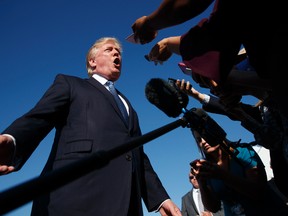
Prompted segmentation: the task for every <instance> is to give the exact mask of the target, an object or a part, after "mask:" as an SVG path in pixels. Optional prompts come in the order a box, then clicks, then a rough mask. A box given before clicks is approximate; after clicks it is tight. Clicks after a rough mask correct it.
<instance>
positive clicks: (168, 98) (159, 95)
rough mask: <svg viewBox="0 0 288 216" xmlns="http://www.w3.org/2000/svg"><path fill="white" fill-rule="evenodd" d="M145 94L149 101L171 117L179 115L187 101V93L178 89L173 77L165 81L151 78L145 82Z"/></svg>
mask: <svg viewBox="0 0 288 216" xmlns="http://www.w3.org/2000/svg"><path fill="white" fill-rule="evenodd" d="M145 95H146V98H147V99H148V101H149V102H150V103H152V104H154V105H155V106H156V107H158V108H159V109H160V110H162V111H163V112H164V113H165V114H166V115H167V116H169V117H173V118H175V117H177V116H179V115H180V114H181V113H182V109H183V108H186V106H187V104H188V102H189V99H188V95H187V94H185V93H183V92H181V91H180V90H178V87H177V86H176V84H175V83H174V82H173V79H170V82H167V81H165V80H163V79H160V78H152V79H151V80H150V81H149V82H148V83H147V84H146V87H145Z"/></svg>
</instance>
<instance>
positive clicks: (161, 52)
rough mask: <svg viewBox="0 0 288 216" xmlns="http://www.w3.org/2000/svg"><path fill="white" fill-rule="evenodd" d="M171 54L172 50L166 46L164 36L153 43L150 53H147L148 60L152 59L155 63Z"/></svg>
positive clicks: (166, 42)
mask: <svg viewBox="0 0 288 216" xmlns="http://www.w3.org/2000/svg"><path fill="white" fill-rule="evenodd" d="M171 56H172V51H171V50H170V49H169V46H168V39H167V38H164V39H163V40H161V41H159V42H158V43H157V44H155V45H154V46H153V47H152V49H151V51H150V53H149V54H148V59H149V61H153V62H154V63H155V64H157V63H158V62H160V63H162V62H164V61H167V60H168V59H169V58H170V57H171Z"/></svg>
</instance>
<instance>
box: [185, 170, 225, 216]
mask: <svg viewBox="0 0 288 216" xmlns="http://www.w3.org/2000/svg"><path fill="white" fill-rule="evenodd" d="M189 182H190V183H191V184H192V186H193V188H192V190H190V191H189V192H187V193H186V194H185V195H184V196H183V197H182V206H181V213H182V216H197V215H199V216H212V215H214V216H223V215H224V213H223V210H222V209H221V210H220V211H218V212H217V213H212V212H209V211H207V210H205V208H204V206H203V203H202V199H201V193H200V191H199V185H198V182H197V179H196V178H195V176H194V175H193V174H192V173H191V172H190V173H189Z"/></svg>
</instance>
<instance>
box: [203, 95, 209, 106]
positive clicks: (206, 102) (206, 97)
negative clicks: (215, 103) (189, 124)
mask: <svg viewBox="0 0 288 216" xmlns="http://www.w3.org/2000/svg"><path fill="white" fill-rule="evenodd" d="M209 101H210V95H206V94H204V99H203V100H202V101H201V103H202V104H204V105H206V104H208V103H209Z"/></svg>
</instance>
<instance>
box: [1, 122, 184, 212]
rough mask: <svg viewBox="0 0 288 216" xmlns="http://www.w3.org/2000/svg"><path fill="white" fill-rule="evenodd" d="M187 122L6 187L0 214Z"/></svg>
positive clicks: (166, 127) (100, 166)
mask: <svg viewBox="0 0 288 216" xmlns="http://www.w3.org/2000/svg"><path fill="white" fill-rule="evenodd" d="M186 125H187V123H186V121H185V119H184V118H182V119H178V120H176V121H174V122H172V123H170V124H167V125H165V126H163V127H161V128H158V129H156V130H154V131H151V132H149V133H147V134H144V135H143V136H140V137H137V138H135V139H133V140H131V141H130V142H127V143H124V144H123V145H120V146H119V147H117V148H114V149H111V150H108V151H99V152H96V153H94V154H93V155H91V156H89V157H87V158H84V159H81V160H79V161H77V162H74V163H71V164H69V165H68V166H65V167H62V168H59V169H57V170H54V171H53V172H50V173H47V174H46V175H43V176H40V177H37V178H34V179H31V180H29V181H27V182H24V183H22V184H20V185H18V186H15V187H12V188H10V189H7V190H5V191H4V192H1V193H0V215H2V214H5V213H7V212H9V211H11V210H13V209H15V208H18V207H20V206H21V205H24V204H26V203H28V202H30V201H32V200H33V199H34V198H35V197H38V196H40V195H43V194H45V193H48V192H50V191H52V190H55V189H57V188H59V187H61V186H63V185H65V184H67V183H69V182H71V181H73V180H75V179H77V178H80V177H81V176H83V175H85V174H88V173H89V172H92V171H93V170H95V169H100V168H102V167H103V166H105V165H106V164H108V163H109V161H110V160H111V159H114V158H116V157H117V156H120V155H122V154H124V153H125V152H127V151H130V150H132V149H134V148H136V147H139V146H141V145H143V144H145V143H147V142H149V141H151V140H153V139H155V138H158V137H160V136H162V135H163V134H165V133H168V132H170V131H172V130H174V129H176V128H178V127H179V126H182V127H185V126H186Z"/></svg>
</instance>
